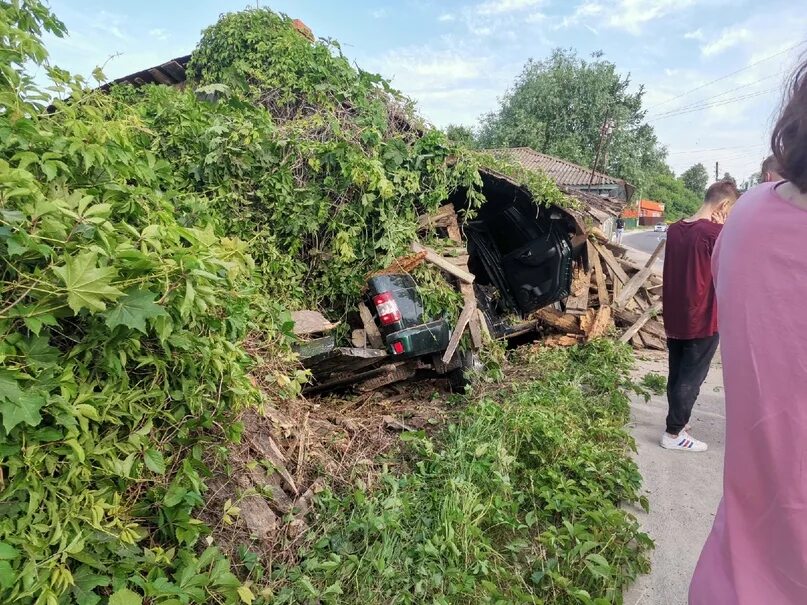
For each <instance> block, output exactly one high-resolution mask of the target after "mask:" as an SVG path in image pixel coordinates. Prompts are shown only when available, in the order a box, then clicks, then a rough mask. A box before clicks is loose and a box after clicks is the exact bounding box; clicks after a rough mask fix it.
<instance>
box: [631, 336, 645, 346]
mask: <svg viewBox="0 0 807 605" xmlns="http://www.w3.org/2000/svg"><path fill="white" fill-rule="evenodd" d="M630 344H631V346H632V347H633V348H634V349H644V347H645V344H644V339H643V338H642V333H641V332H637V333H636V334H634V335H633V338H631V339H630Z"/></svg>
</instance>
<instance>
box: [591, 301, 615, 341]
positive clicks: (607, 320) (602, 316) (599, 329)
mask: <svg viewBox="0 0 807 605" xmlns="http://www.w3.org/2000/svg"><path fill="white" fill-rule="evenodd" d="M610 326H611V307H608V306H606V307H600V308H599V309H598V310H597V317H595V318H594V325H592V326H591V331H590V332H589V333H588V340H589V341H591V340H596V339H597V338H602V337H603V336H605V335H606V334H607V333H608V328H609V327H610Z"/></svg>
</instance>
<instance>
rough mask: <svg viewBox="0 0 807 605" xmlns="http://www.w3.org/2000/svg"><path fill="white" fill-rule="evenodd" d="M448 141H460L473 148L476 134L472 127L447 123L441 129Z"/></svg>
mask: <svg viewBox="0 0 807 605" xmlns="http://www.w3.org/2000/svg"><path fill="white" fill-rule="evenodd" d="M443 132H445V133H446V137H448V139H449V140H450V141H454V142H456V143H461V144H463V145H465V146H466V147H470V148H471V149H473V148H474V147H476V135H475V134H474V131H473V129H472V128H469V127H468V126H463V125H462V124H449V125H448V126H446V127H445V128H444V129H443Z"/></svg>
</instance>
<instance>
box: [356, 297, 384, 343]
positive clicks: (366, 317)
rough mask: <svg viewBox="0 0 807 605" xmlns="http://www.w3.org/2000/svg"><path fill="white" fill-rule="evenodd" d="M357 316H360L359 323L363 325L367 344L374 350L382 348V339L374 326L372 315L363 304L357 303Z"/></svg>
mask: <svg viewBox="0 0 807 605" xmlns="http://www.w3.org/2000/svg"><path fill="white" fill-rule="evenodd" d="M359 315H360V316H361V323H362V324H364V333H365V335H366V336H367V342H369V343H370V346H371V347H373V348H374V349H383V348H384V339H383V338H382V337H381V331H380V330H379V329H378V326H377V325H375V320H374V319H373V314H372V313H370V309H368V308H367V305H365V304H364V303H359Z"/></svg>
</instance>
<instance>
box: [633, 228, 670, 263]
mask: <svg viewBox="0 0 807 605" xmlns="http://www.w3.org/2000/svg"><path fill="white" fill-rule="evenodd" d="M666 237H667V234H666V233H656V232H655V231H634V232H631V233H626V234H625V235H624V236H622V243H623V244H624V245H626V246H630V247H631V248H635V249H636V250H640V251H641V252H646V253H647V254H653V251H654V250H655V249H656V246H658V243H659V241H660V240H662V239H665V238H666ZM659 259H661V260H664V252H663V251H662V252H661V254H660V255H659Z"/></svg>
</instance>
